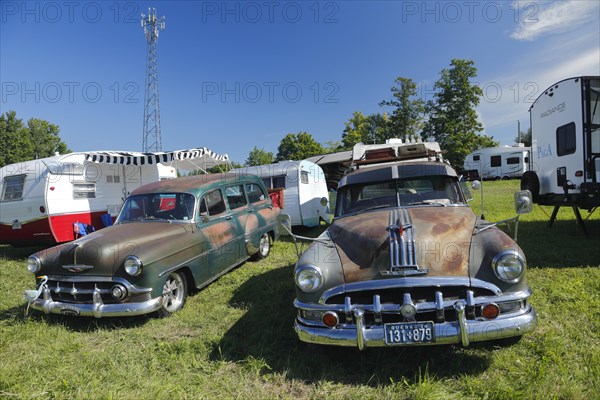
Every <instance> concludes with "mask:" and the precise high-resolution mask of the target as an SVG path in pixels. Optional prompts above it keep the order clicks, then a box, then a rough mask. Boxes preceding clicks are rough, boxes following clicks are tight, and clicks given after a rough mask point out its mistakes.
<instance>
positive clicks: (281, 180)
mask: <svg viewBox="0 0 600 400" xmlns="http://www.w3.org/2000/svg"><path fill="white" fill-rule="evenodd" d="M278 188H283V189H285V175H281V176H274V177H273V187H272V189H278Z"/></svg>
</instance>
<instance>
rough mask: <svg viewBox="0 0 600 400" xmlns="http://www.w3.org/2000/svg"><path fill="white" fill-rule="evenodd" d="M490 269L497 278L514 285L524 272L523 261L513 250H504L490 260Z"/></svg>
mask: <svg viewBox="0 0 600 400" xmlns="http://www.w3.org/2000/svg"><path fill="white" fill-rule="evenodd" d="M492 269H493V270H494V273H495V274H496V276H497V277H498V278H500V279H501V280H503V281H504V282H508V283H515V282H517V281H518V280H519V278H520V277H521V275H523V271H525V260H524V259H523V258H522V257H521V256H520V255H519V253H518V252H516V251H514V250H505V251H502V252H500V253H498V255H497V256H496V257H494V259H493V260H492Z"/></svg>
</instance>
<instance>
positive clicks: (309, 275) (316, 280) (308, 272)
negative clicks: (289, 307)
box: [295, 265, 323, 293]
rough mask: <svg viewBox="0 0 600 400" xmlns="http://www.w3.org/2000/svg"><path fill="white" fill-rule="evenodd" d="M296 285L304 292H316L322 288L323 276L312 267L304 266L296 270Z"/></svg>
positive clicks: (318, 270) (317, 269)
mask: <svg viewBox="0 0 600 400" xmlns="http://www.w3.org/2000/svg"><path fill="white" fill-rule="evenodd" d="M295 279H296V285H297V286H298V287H299V288H300V289H301V290H302V291H304V292H307V293H312V292H316V291H317V290H319V289H320V288H321V286H323V274H322V273H321V270H320V269H319V268H317V267H315V266H313V265H305V266H302V267H298V268H297V269H296V276H295Z"/></svg>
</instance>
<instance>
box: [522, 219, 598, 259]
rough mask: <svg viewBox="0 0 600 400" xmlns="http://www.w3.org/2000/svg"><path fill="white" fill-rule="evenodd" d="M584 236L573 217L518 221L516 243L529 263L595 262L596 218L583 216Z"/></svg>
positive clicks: (596, 250)
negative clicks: (584, 218) (552, 221)
mask: <svg viewBox="0 0 600 400" xmlns="http://www.w3.org/2000/svg"><path fill="white" fill-rule="evenodd" d="M585 227H586V229H587V232H588V235H587V236H586V235H585V234H584V233H583V231H582V230H581V228H580V227H579V226H578V225H577V223H576V221H575V220H558V221H555V222H554V224H553V225H552V227H551V228H550V227H548V221H521V222H519V235H518V238H517V239H518V243H519V246H521V248H522V249H523V251H524V252H525V255H526V256H527V263H528V265H529V266H530V267H540V268H548V267H551V268H554V267H559V268H567V267H581V266H595V265H598V263H599V262H600V220H597V219H594V220H587V221H585Z"/></svg>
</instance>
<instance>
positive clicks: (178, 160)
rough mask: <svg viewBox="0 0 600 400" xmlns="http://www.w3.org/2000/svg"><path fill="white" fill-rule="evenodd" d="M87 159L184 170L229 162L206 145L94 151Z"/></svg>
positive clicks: (223, 155) (210, 166)
mask: <svg viewBox="0 0 600 400" xmlns="http://www.w3.org/2000/svg"><path fill="white" fill-rule="evenodd" d="M85 160H86V161H91V162H95V163H103V164H122V165H137V166H142V165H152V164H159V163H160V164H164V165H169V166H172V167H175V168H177V169H183V170H195V169H205V170H206V169H208V168H212V167H214V166H215V165H219V164H225V163H228V162H229V156H228V155H227V154H217V153H214V152H213V151H211V150H209V149H207V148H206V147H198V148H195V149H188V150H176V151H166V152H162V151H159V152H155V153H138V152H131V151H92V152H86V153H85Z"/></svg>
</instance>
